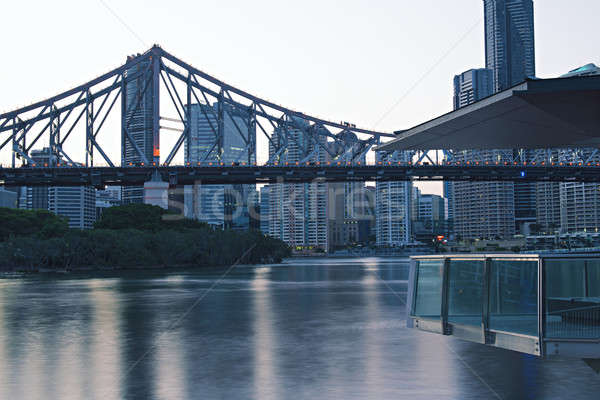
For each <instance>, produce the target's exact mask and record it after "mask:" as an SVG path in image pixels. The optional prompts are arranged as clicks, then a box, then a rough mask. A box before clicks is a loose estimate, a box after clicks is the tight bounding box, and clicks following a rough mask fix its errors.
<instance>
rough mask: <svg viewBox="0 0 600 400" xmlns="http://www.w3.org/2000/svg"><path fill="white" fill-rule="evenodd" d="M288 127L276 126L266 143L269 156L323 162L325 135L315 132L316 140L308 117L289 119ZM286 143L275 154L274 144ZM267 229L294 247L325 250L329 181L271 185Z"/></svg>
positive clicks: (327, 157)
mask: <svg viewBox="0 0 600 400" xmlns="http://www.w3.org/2000/svg"><path fill="white" fill-rule="evenodd" d="M288 122H289V126H288V128H287V129H283V128H279V127H278V128H276V129H275V130H274V131H273V135H272V137H271V140H272V143H270V144H269V156H270V159H272V160H274V161H276V162H278V163H286V162H287V163H290V164H292V163H296V162H300V161H303V160H307V161H311V162H326V161H328V160H329V154H328V153H327V152H326V151H325V150H324V147H325V146H328V143H327V139H326V136H324V135H317V136H315V137H316V140H317V141H319V142H320V143H315V141H314V140H313V139H312V138H311V137H310V136H309V134H308V131H309V130H311V129H318V128H316V127H315V126H310V125H309V123H308V122H307V121H304V120H301V119H294V120H292V121H288ZM279 143H281V144H283V143H287V148H286V151H284V152H283V153H280V154H276V149H275V147H274V144H275V145H278V144H279ZM270 186H271V189H270V199H269V200H270V204H269V206H270V212H271V217H270V221H269V232H270V234H271V236H273V237H276V238H278V239H281V240H283V241H284V242H286V243H287V244H289V245H290V246H292V247H293V248H295V249H297V250H310V249H321V250H322V251H328V249H329V236H328V216H327V212H328V197H329V196H328V185H327V184H326V183H320V182H311V183H300V184H287V183H277V184H273V185H270Z"/></svg>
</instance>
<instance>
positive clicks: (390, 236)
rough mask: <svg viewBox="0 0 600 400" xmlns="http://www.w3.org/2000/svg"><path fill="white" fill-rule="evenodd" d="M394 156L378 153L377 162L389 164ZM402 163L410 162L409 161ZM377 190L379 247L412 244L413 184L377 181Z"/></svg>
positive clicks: (377, 234) (376, 227)
mask: <svg viewBox="0 0 600 400" xmlns="http://www.w3.org/2000/svg"><path fill="white" fill-rule="evenodd" d="M392 156H393V155H388V154H384V153H383V152H376V160H377V162H379V161H381V162H387V161H388V160H389V158H390V157H392ZM401 161H408V159H404V160H401ZM375 188H376V189H375V190H376V196H375V219H376V221H375V230H376V239H377V245H378V246H401V245H405V244H408V243H410V242H412V229H411V209H412V207H411V196H412V183H411V182H403V181H400V182H379V181H377V183H376V184H375Z"/></svg>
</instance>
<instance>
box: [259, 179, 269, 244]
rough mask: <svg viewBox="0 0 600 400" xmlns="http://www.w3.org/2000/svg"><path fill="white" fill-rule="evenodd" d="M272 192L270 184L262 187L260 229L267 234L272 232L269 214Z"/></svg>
mask: <svg viewBox="0 0 600 400" xmlns="http://www.w3.org/2000/svg"><path fill="white" fill-rule="evenodd" d="M270 193H271V186H270V185H265V186H263V187H261V188H260V208H259V210H260V212H259V215H260V231H261V232H262V233H264V234H265V235H270V234H271V233H270V231H269V216H270V215H271V209H270Z"/></svg>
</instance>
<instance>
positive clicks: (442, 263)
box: [409, 254, 600, 358]
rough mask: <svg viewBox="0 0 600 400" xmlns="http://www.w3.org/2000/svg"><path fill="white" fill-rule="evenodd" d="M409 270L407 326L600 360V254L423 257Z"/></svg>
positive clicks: (525, 349) (539, 352)
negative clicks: (409, 321)
mask: <svg viewBox="0 0 600 400" xmlns="http://www.w3.org/2000/svg"><path fill="white" fill-rule="evenodd" d="M411 268H413V271H411V277H412V278H411V279H412V280H413V281H412V282H410V283H409V284H410V285H411V288H412V290H411V291H410V293H412V294H411V296H412V297H411V298H410V299H409V305H410V307H409V309H410V315H409V318H411V320H412V321H413V322H415V323H414V324H412V323H411V325H410V326H416V327H418V328H419V329H423V330H429V331H432V332H436V333H444V334H447V335H454V336H456V337H459V338H462V339H465V340H471V341H476V342H479V343H485V344H488V345H492V346H497V347H503V348H508V349H512V350H516V351H521V352H525V353H530V354H536V355H544V353H545V352H546V353H549V354H550V353H551V354H560V355H569V354H570V353H572V354H577V355H581V357H582V358H585V357H590V358H593V357H597V358H600V254H598V255H591V254H585V255H568V256H561V255H489V254H481V255H477V254H469V255H456V256H448V255H435V256H418V257H413V263H412V264H411ZM474 332H475V334H474ZM477 332H479V333H477ZM584 355H585V357H584Z"/></svg>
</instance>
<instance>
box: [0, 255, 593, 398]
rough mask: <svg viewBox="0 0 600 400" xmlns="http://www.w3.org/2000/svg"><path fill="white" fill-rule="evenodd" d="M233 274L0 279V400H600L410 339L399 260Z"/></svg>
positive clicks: (446, 344)
mask: <svg viewBox="0 0 600 400" xmlns="http://www.w3.org/2000/svg"><path fill="white" fill-rule="evenodd" d="M225 272H226V270H225V269H202V270H199V271H188V272H175V271H171V272H169V273H163V272H120V273H112V274H108V273H107V274H105V275H104V276H99V275H98V274H97V273H96V274H94V275H85V274H71V275H65V276H56V275H54V276H42V275H39V276H33V277H4V279H0V399H353V398H356V399H521V398H523V399H595V400H598V399H599V398H600V394H599V393H600V376H598V375H596V374H595V373H594V372H593V371H592V370H591V369H590V368H588V367H587V366H586V365H585V364H584V363H583V362H582V361H579V360H561V359H554V360H539V359H536V358H534V357H530V356H526V355H521V354H518V353H514V352H510V351H505V350H501V349H494V348H487V347H483V346H479V345H476V344H471V343H466V342H461V341H458V340H456V339H451V338H447V337H442V336H437V335H431V334H427V333H421V332H418V331H415V330H409V329H407V328H406V325H405V321H404V313H405V299H406V291H407V279H408V263H407V261H406V260H403V259H377V258H365V259H347V260H344V259H323V260H313V259H309V260H292V261H289V262H287V263H284V264H278V265H263V266H238V267H236V268H234V269H232V270H231V271H229V272H228V273H227V274H225ZM224 274H225V276H224Z"/></svg>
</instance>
